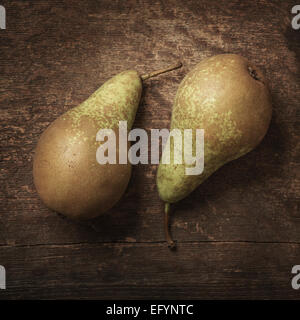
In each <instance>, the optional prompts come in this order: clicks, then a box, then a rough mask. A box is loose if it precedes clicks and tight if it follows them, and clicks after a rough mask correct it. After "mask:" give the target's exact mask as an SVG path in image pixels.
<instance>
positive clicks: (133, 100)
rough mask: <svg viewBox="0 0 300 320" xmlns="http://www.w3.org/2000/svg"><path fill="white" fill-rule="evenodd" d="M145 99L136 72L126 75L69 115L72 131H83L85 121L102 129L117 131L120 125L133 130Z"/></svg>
mask: <svg viewBox="0 0 300 320" xmlns="http://www.w3.org/2000/svg"><path fill="white" fill-rule="evenodd" d="M140 95H141V80H140V78H139V76H138V74H137V72H136V71H124V72H122V73H120V74H118V75H116V76H115V77H113V78H111V79H110V80H108V81H107V82H105V83H104V84H103V85H102V86H101V87H100V88H99V89H98V90H97V91H96V92H94V93H93V94H92V95H91V96H90V97H89V98H88V99H87V100H86V101H84V102H83V103H82V104H80V105H79V106H78V107H76V108H73V109H71V110H70V111H68V112H67V115H68V116H69V117H70V118H71V119H72V128H73V129H77V128H80V122H81V119H83V117H88V118H90V119H93V120H94V121H95V122H96V123H97V125H98V126H99V129H106V128H107V129H115V128H116V127H117V126H118V124H119V121H127V123H128V128H131V126H132V124H133V122H134V118H135V113H136V110H137V108H138V104H139V100H140Z"/></svg>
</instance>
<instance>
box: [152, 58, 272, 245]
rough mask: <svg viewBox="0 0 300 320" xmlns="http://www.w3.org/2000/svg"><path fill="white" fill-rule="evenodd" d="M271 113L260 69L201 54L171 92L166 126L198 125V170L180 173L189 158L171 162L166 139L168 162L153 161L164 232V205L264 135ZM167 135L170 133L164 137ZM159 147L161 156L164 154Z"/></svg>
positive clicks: (244, 62)
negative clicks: (200, 146) (201, 131)
mask: <svg viewBox="0 0 300 320" xmlns="http://www.w3.org/2000/svg"><path fill="white" fill-rule="evenodd" d="M271 114H272V106H271V97H270V93H269V90H268V88H267V84H266V79H265V77H264V75H263V74H262V72H261V71H260V70H259V69H258V68H257V67H255V66H253V65H252V64H251V63H250V62H249V61H247V60H246V59H245V58H243V57H241V56H239V55H235V54H221V55H216V56H213V57H211V58H207V59H205V60H203V61H202V62H200V63H199V64H197V65H196V67H195V68H194V69H193V70H192V71H190V72H189V73H188V74H187V75H186V76H185V78H184V79H183V81H182V82H181V84H180V85H179V88H178V91H177V93H176V97H175V102H174V105H173V111H172V120H171V126H170V129H171V130H172V129H179V130H180V131H181V132H182V136H183V130H184V129H192V130H193V140H192V145H191V146H189V147H190V148H191V149H192V151H193V153H194V154H195V148H196V147H195V145H196V144H195V131H196V129H204V170H203V172H202V173H201V174H198V175H188V174H186V168H188V167H191V164H190V163H188V164H187V163H185V161H184V159H183V162H182V164H177V163H174V161H172V159H173V158H174V154H176V148H177V147H176V145H175V146H174V144H171V148H170V154H171V162H170V164H163V163H162V162H161V163H160V165H159V168H158V172H157V188H158V192H159V196H160V198H161V199H162V200H163V201H164V202H165V203H166V206H165V215H166V221H165V224H166V226H165V228H166V237H167V240H168V242H169V244H170V245H171V246H173V245H174V242H173V241H172V239H171V238H170V234H169V233H168V226H167V224H168V214H169V210H170V204H171V203H175V202H177V201H179V200H181V199H183V198H185V197H186V196H188V195H189V194H190V193H191V192H192V191H193V190H195V189H196V188H197V187H198V186H199V185H200V184H201V183H202V182H203V181H204V180H206V179H207V178H208V177H209V176H210V175H211V174H212V173H214V172H215V171H216V170H217V169H218V168H220V167H221V166H223V165H224V164H225V163H227V162H229V161H232V160H234V159H237V158H239V157H241V156H242V155H244V154H246V153H248V152H249V151H251V150H252V149H253V148H254V147H255V146H257V145H258V144H259V143H260V141H261V140H262V139H263V137H264V136H265V134H266V132H267V129H268V127H269V123H270V119H271ZM169 139H170V138H169ZM164 152H165V151H163V155H162V157H164Z"/></svg>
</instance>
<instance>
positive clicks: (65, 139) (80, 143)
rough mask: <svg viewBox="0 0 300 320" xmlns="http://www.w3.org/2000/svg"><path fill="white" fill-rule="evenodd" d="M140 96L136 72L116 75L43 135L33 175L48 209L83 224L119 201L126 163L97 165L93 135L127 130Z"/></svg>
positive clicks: (126, 175) (127, 174)
mask: <svg viewBox="0 0 300 320" xmlns="http://www.w3.org/2000/svg"><path fill="white" fill-rule="evenodd" d="M141 92H142V82H141V78H140V76H139V75H138V73H137V72H136V71H134V70H129V71H124V72H121V73H120V74H118V75H116V76H114V77H113V78H111V79H110V80H108V81H107V82H105V83H104V84H103V85H102V86H101V87H100V88H99V89H98V90H97V91H96V92H94V93H93V94H92V95H91V96H90V97H89V98H88V99H87V100H86V101H84V102H83V103H82V104H80V105H79V106H77V107H75V108H73V109H71V110H69V111H68V112H66V113H65V114H63V115H62V116H60V117H59V118H58V119H57V120H55V121H54V122H53V123H52V124H51V125H50V126H49V127H48V128H47V129H46V130H45V132H44V133H43V134H42V136H41V138H40V140H39V142H38V145H37V148H36V151H35V156H34V164H33V175H34V183H35V186H36V189H37V191H38V194H39V195H40V197H41V199H42V200H43V202H44V203H45V204H46V205H47V206H48V207H49V208H51V209H53V210H55V211H57V212H60V213H62V214H64V215H66V216H68V217H70V218H74V219H89V218H94V217H96V216H98V215H100V214H102V213H103V212H105V211H107V210H108V209H110V208H111V207H112V206H113V205H114V204H115V203H116V202H117V201H118V200H119V199H120V198H121V196H122V195H123V193H124V191H125V189H126V187H127V185H128V182H129V179H130V176H131V164H130V163H128V164H118V163H117V164H105V165H100V164H99V163H98V162H97V160H96V151H97V149H98V147H99V146H100V144H101V142H97V141H96V134H97V132H98V131H99V130H100V129H113V130H114V131H115V132H116V136H118V125H119V121H127V126H128V130H130V129H131V127H132V124H133V122H134V119H135V114H136V111H137V108H138V105H139V101H140V97H141ZM117 146H118V143H117ZM117 159H118V150H117Z"/></svg>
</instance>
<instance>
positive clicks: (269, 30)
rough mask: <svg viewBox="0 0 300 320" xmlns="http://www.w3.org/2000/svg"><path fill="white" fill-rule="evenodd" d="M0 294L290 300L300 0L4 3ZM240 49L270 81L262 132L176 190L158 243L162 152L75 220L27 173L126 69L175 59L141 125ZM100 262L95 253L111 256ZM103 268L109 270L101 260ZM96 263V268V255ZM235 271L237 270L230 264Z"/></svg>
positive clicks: (162, 118)
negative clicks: (208, 64) (85, 104)
mask: <svg viewBox="0 0 300 320" xmlns="http://www.w3.org/2000/svg"><path fill="white" fill-rule="evenodd" d="M1 4H2V5H4V6H5V8H6V11H7V29H6V30H0V74H1V77H0V109H1V119H0V121H1V129H0V138H1V186H0V192H1V193H0V201H1V204H0V264H2V265H4V266H6V268H7V274H8V283H7V287H8V290H6V291H5V292H4V291H0V298H10V299H13V298H28V297H30V298H108V299H112V298H114V297H115V298H124V299H129V298H150V297H153V298H233V297H234V298H263V299H265V298H293V299H299V298H300V294H299V292H298V291H295V290H293V289H292V288H291V286H290V278H291V274H290V271H291V268H292V266H293V265H295V264H300V257H299V252H300V251H299V244H300V213H299V212H300V210H299V203H300V161H299V158H300V157H299V155H300V144H299V136H300V126H299V124H300V113H299V101H300V81H299V80H300V77H299V74H300V31H296V30H293V29H292V28H291V19H292V14H291V8H292V6H293V5H294V4H295V3H294V1H284V2H282V1H267V0H260V1H250V0H246V1H243V2H242V3H241V2H240V1H237V0H236V1H219V0H211V1H208V0H204V1H184V2H183V1H179V0H167V1H150V0H141V1H134V0H132V1H121V0H120V1H108V0H105V1H92V0H90V1H84V2H83V1H80V2H79V1H75V0H64V1H46V0H40V1H2V3H1ZM227 52H228V53H229V52H230V53H238V54H242V55H244V56H245V57H247V58H248V59H249V60H251V61H252V62H253V63H254V64H257V65H258V66H259V67H260V68H261V69H262V70H263V71H264V72H265V73H266V76H267V78H268V79H269V86H270V90H271V93H272V98H273V107H274V113H273V118H272V122H271V126H270V129H269V131H268V134H267V135H266V137H265V139H264V140H263V142H262V143H261V144H260V145H259V146H258V148H256V149H255V150H254V151H252V152H251V153H249V154H248V155H246V156H244V157H243V158H241V159H239V160H236V161H234V162H232V163H229V164H227V165H226V166H224V167H223V168H222V169H220V170H219V171H218V172H216V173H215V174H214V175H213V176H212V177H211V178H210V179H209V180H207V181H206V182H205V183H204V184H203V185H201V187H199V188H198V189H197V190H196V191H195V192H194V193H193V194H191V195H190V196H189V197H188V198H186V199H184V200H183V201H181V202H180V203H178V204H177V205H176V206H175V208H174V214H173V216H172V232H173V236H174V238H175V239H176V240H177V241H178V243H179V250H178V252H176V253H170V252H169V251H168V250H167V248H166V247H165V245H164V235H163V226H162V209H163V205H162V203H161V201H160V200H159V197H158V194H157V190H156V186H155V174H156V169H157V168H156V166H155V165H147V166H146V165H139V166H135V167H134V168H133V169H134V170H133V176H132V179H131V181H130V185H129V187H128V189H127V192H126V195H125V196H124V197H123V199H122V200H121V201H120V202H119V203H118V204H117V206H115V207H114V208H113V209H112V210H111V211H110V212H109V213H107V214H106V215H104V216H102V217H100V218H98V219H96V220H94V221H90V222H86V223H82V224H76V223H74V222H72V221H69V220H67V219H63V218H62V217H60V216H58V215H57V214H55V213H54V212H51V211H50V210H48V209H47V208H45V206H44V205H43V204H42V203H41V201H40V199H39V198H38V195H37V194H36V191H35V188H34V185H33V182H32V158H33V154H34V148H35V146H36V143H37V141H38V138H39V136H40V134H41V133H42V132H43V131H44V130H45V128H46V127H47V126H48V125H49V124H50V123H51V121H53V120H54V119H56V118H57V117H58V116H59V115H61V114H62V113H63V112H65V111H66V110H68V109H70V108H71V107H74V106H76V105H78V104H79V103H80V102H82V101H83V100H85V99H86V98H87V97H88V96H89V95H90V94H91V93H92V92H93V91H94V90H95V89H97V88H98V87H99V86H100V85H101V84H102V83H103V82H104V81H105V80H106V79H108V78H110V77H111V76H112V75H114V74H116V73H118V72H120V71H122V70H124V69H130V68H133V69H136V70H138V71H139V72H140V73H145V72H151V71H152V70H154V69H159V68H163V67H165V66H167V65H169V64H170V63H171V64H172V63H173V62H176V61H177V60H178V59H180V60H181V61H182V63H183V68H181V69H180V70H176V71H173V72H170V73H168V74H164V75H161V76H159V77H157V78H153V79H149V80H147V81H145V82H144V91H143V97H142V101H141V104H140V108H139V111H138V114H137V116H136V121H135V127H138V128H145V129H146V130H150V129H152V128H168V127H169V121H170V116H171V108H172V102H173V100H174V96H175V93H176V90H177V87H178V84H179V83H180V81H181V80H182V78H183V77H184V75H185V74H186V73H187V72H188V71H189V70H190V69H191V68H193V66H194V65H195V64H196V63H198V62H199V61H200V60H202V59H203V58H205V57H208V56H211V55H214V54H219V53H227ZM101 265H102V267H99V266H101ZM99 268H100V269H99ZM101 268H102V269H101ZM235 270H240V271H235Z"/></svg>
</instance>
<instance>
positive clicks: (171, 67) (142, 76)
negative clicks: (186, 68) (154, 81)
mask: <svg viewBox="0 0 300 320" xmlns="http://www.w3.org/2000/svg"><path fill="white" fill-rule="evenodd" d="M180 67H182V63H181V62H180V61H178V62H177V63H176V64H174V65H172V66H169V67H167V68H165V69H160V70H156V71H153V72H151V73H147V74H143V75H141V79H142V80H146V79H149V78H152V77H155V76H158V75H159V74H162V73H165V72H168V71H172V70H175V69H178V68H180Z"/></svg>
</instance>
